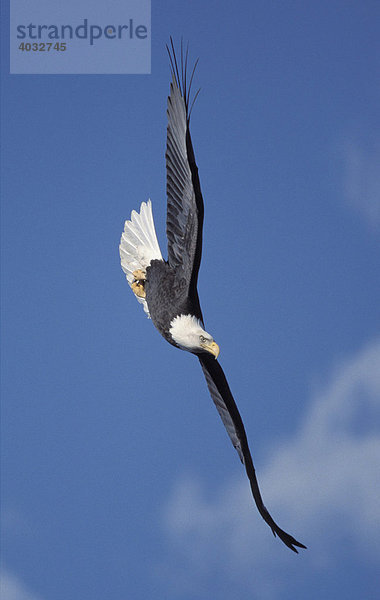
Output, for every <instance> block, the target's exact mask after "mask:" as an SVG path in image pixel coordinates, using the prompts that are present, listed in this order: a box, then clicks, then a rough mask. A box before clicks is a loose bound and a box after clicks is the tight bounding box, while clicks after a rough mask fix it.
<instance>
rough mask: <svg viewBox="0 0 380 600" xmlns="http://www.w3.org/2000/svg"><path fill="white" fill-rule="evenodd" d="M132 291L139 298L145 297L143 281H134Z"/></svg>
mask: <svg viewBox="0 0 380 600" xmlns="http://www.w3.org/2000/svg"><path fill="white" fill-rule="evenodd" d="M131 287H132V292H133V293H134V294H135V295H136V296H138V297H139V298H145V288H144V282H143V281H134V282H133V283H132V286H131Z"/></svg>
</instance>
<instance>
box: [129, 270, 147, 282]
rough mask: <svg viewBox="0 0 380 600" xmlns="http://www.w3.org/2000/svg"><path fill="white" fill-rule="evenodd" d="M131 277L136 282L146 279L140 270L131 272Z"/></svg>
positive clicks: (143, 272)
mask: <svg viewBox="0 0 380 600" xmlns="http://www.w3.org/2000/svg"><path fill="white" fill-rule="evenodd" d="M132 275H133V277H134V278H135V279H136V280H137V281H145V279H146V273H145V271H143V270H142V269H137V271H133V273H132Z"/></svg>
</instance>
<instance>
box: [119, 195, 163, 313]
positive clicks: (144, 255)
mask: <svg viewBox="0 0 380 600" xmlns="http://www.w3.org/2000/svg"><path fill="white" fill-rule="evenodd" d="M119 250H120V261H121V268H122V269H123V271H124V273H125V275H126V277H127V281H128V283H129V285H130V286H131V287H132V283H133V281H134V277H133V272H134V271H136V270H142V271H145V270H146V268H147V267H148V266H149V265H150V263H151V261H152V260H154V259H158V260H162V254H161V251H160V246H159V244H158V240H157V235H156V230H155V227H154V221H153V214H152V203H151V201H150V200H148V202H143V203H142V204H141V207H140V212H139V213H138V212H136V211H135V210H133V211H132V214H131V220H130V221H125V225H124V231H123V233H122V235H121V240H120V246H119ZM136 298H137V300H138V301H139V302H140V303H141V304H142V305H143V307H144V310H145V312H146V313H147V315H148V316H149V310H148V305H147V303H146V300H145V298H140V297H138V296H136Z"/></svg>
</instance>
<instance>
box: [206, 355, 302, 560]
mask: <svg viewBox="0 0 380 600" xmlns="http://www.w3.org/2000/svg"><path fill="white" fill-rule="evenodd" d="M198 358H199V361H200V363H201V367H202V369H203V373H204V374H205V377H206V381H207V385H208V389H209V391H210V394H211V398H212V399H213V401H214V403H215V406H216V408H217V409H218V412H219V415H220V416H221V419H222V421H223V423H224V426H225V428H226V429H227V433H228V435H229V436H230V438H231V441H232V443H233V445H234V447H235V448H236V450H237V452H238V454H239V456H240V460H241V462H242V463H243V465H244V466H245V470H246V473H247V475H248V479H249V481H250V484H251V490H252V494H253V498H254V500H255V502H256V506H257V508H258V510H259V513H260V515H261V516H262V518H263V519H264V521H265V522H266V523H268V525H269V527H270V528H271V529H272V531H273V534H274V535H278V537H279V538H280V539H281V540H282V541H283V542H284V544H286V545H287V546H288V548H290V549H291V550H293V551H294V552H298V550H297V549H296V548H295V546H298V547H299V548H306V546H304V545H303V544H301V543H300V542H297V540H295V539H294V537H292V536H291V535H289V534H288V533H286V532H285V531H283V530H282V529H280V527H279V526H278V525H277V523H275V522H274V520H273V519H272V517H271V515H270V514H269V512H268V510H267V509H266V508H265V506H264V503H263V499H262V497H261V493H260V489H259V484H258V482H257V478H256V473H255V468H254V466H253V462H252V457H251V453H250V450H249V446H248V441H247V436H246V433H245V429H244V425H243V421H242V419H241V416H240V414H239V411H238V408H237V406H236V403H235V400H234V398H233V396H232V394H231V390H230V388H229V385H228V383H227V379H226V376H225V374H224V372H223V369H222V367H221V366H220V364H219V363H218V361H217V360H215V358H213V357H212V356H208V355H204V354H200V355H199V356H198Z"/></svg>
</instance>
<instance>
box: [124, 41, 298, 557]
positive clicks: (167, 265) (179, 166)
mask: <svg viewBox="0 0 380 600" xmlns="http://www.w3.org/2000/svg"><path fill="white" fill-rule="evenodd" d="M170 41H171V48H169V47H168V46H167V50H168V54H169V58H170V66H171V74H172V82H171V85H170V95H169V98H168V108H167V116H168V127H167V140H166V174H167V186H166V189H167V218H166V233H167V238H168V259H167V260H164V259H163V258H162V254H161V251H160V247H159V244H158V241H157V236H156V232H155V227H154V221H153V215H152V205H151V202H150V200H148V202H147V203H145V202H143V203H142V204H141V207H140V212H139V213H137V212H136V211H132V214H131V219H130V220H128V221H126V222H125V227H124V232H123V234H122V236H121V241H120V259H121V266H122V269H123V271H124V273H125V274H126V277H127V281H128V283H129V285H130V287H131V288H132V291H133V292H134V294H135V296H136V298H137V300H138V301H139V302H140V303H141V304H142V305H143V307H144V310H145V312H146V314H147V315H148V317H149V318H151V319H152V321H153V324H154V325H155V327H156V328H157V329H158V331H159V332H160V334H161V335H162V336H163V337H164V338H165V339H166V340H167V341H168V342H169V344H172V345H173V346H175V347H176V348H180V349H181V350H186V351H187V352H191V353H192V354H194V355H195V356H196V357H197V358H198V360H199V362H200V364H201V367H202V370H203V373H204V375H205V378H206V382H207V386H208V389H209V392H210V394H211V398H212V399H213V401H214V403H215V406H216V408H217V410H218V412H219V415H220V417H221V419H222V421H223V423H224V426H225V428H226V430H227V433H228V435H229V437H230V439H231V442H232V444H233V445H234V447H235V448H236V450H237V453H238V455H239V457H240V460H241V462H242V463H243V465H244V467H245V470H246V473H247V476H248V479H249V482H250V485H251V490H252V494H253V498H254V500H255V502H256V506H257V508H258V511H259V513H260V514H261V516H262V518H263V519H264V521H265V522H266V523H267V524H268V525H269V527H270V528H271V529H272V532H273V534H274V535H275V536H276V535H278V537H279V538H280V539H281V540H282V541H283V542H284V544H286V546H288V548H290V549H291V550H293V551H294V552H297V548H296V547H299V548H306V546H304V545H303V544H301V543H300V542H297V540H296V539H294V537H292V536H291V535H289V534H288V533H286V532H285V531H283V530H282V529H281V528H280V527H279V526H278V525H277V523H275V521H274V520H273V518H272V517H271V515H270V514H269V512H268V510H267V509H266V507H265V506H264V503H263V500H262V497H261V493H260V489H259V485H258V482H257V479H256V473H255V468H254V466H253V462H252V457H251V453H250V450H249V446H248V441H247V436H246V433H245V429H244V425H243V421H242V419H241V416H240V414H239V411H238V408H237V406H236V403H235V400H234V398H233V396H232V393H231V390H230V388H229V385H228V383H227V379H226V376H225V374H224V372H223V369H222V367H221V366H220V364H219V362H218V360H217V358H218V354H219V346H218V344H217V343H216V342H215V341H214V339H213V337H212V336H211V335H210V334H209V333H208V332H207V331H206V329H205V326H204V320H203V316H202V311H201V307H200V303H199V297H198V291H197V279H198V271H199V266H200V263H201V255H202V227H203V213H204V207H203V198H202V192H201V186H200V182H199V176H198V168H197V165H196V162H195V157H194V150H193V144H192V141H191V136H190V128H189V125H190V114H191V109H192V107H193V105H194V101H195V99H196V97H197V94H198V92H197V94H196V95H195V97H194V99H193V101H192V103H191V104H190V97H191V96H190V92H191V84H192V80H193V76H194V72H195V68H196V66H197V62H198V61H197V62H196V63H195V65H194V68H193V70H192V72H191V76H190V77H188V72H187V65H188V48H187V49H186V53H184V52H183V47H182V44H181V60H180V63H179V61H177V57H176V53H175V49H174V45H173V41H172V39H170ZM184 54H185V56H184ZM198 91H199V90H198Z"/></svg>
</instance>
